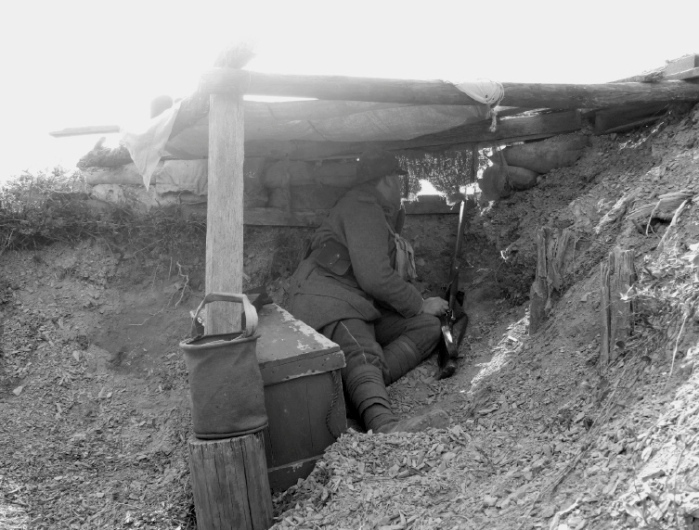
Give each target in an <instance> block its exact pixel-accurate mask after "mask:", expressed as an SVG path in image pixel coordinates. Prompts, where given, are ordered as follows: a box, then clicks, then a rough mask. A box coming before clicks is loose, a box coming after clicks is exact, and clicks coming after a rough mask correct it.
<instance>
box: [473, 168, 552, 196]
mask: <svg viewBox="0 0 699 530" xmlns="http://www.w3.org/2000/svg"><path fill="white" fill-rule="evenodd" d="M538 176H539V174H538V173H536V172H535V171H531V170H529V169H526V168H523V167H516V166H509V165H508V166H507V167H503V166H502V165H500V164H495V163H494V164H493V165H492V166H490V167H489V168H487V169H486V170H485V171H483V176H482V177H481V179H480V180H479V181H478V185H479V186H480V188H481V191H482V192H483V196H484V197H485V198H486V199H488V200H489V201H495V200H497V199H504V198H507V197H509V196H510V194H511V192H512V190H518V191H521V190H528V189H530V188H533V187H534V186H536V182H537V178H538Z"/></svg>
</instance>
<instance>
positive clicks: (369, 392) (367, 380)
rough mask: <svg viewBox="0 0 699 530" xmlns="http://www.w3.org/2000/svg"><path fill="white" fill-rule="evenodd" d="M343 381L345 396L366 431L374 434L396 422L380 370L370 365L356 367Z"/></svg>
mask: <svg viewBox="0 0 699 530" xmlns="http://www.w3.org/2000/svg"><path fill="white" fill-rule="evenodd" d="M344 380H345V388H346V391H347V396H348V397H349V399H350V402H351V403H352V405H353V406H354V407H355V408H356V410H357V412H358V413H359V416H360V417H361V419H362V423H363V424H364V428H365V429H366V430H367V431H368V430H372V431H374V432H376V430H377V429H378V428H380V427H381V426H383V425H385V424H387V423H395V422H396V421H397V420H398V418H397V417H396V416H395V415H394V414H393V411H392V410H391V401H390V399H389V397H388V392H387V391H386V385H385V384H384V382H383V374H382V373H381V369H380V368H378V367H377V366H373V365H370V364H366V365H362V366H358V367H356V368H353V369H352V370H351V371H350V372H349V373H346V374H345V377H344Z"/></svg>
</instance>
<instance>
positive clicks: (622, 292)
mask: <svg viewBox="0 0 699 530" xmlns="http://www.w3.org/2000/svg"><path fill="white" fill-rule="evenodd" d="M633 260H634V252H633V250H621V249H620V248H615V249H614V250H613V251H612V252H610V253H609V260H608V261H605V262H602V264H601V265H600V291H601V300H602V304H601V306H600V313H601V316H602V338H601V346H600V348H601V351H600V365H601V366H602V367H606V366H607V365H608V364H609V363H611V362H613V361H614V360H615V359H616V358H617V356H618V355H619V351H620V349H622V348H620V347H617V346H621V343H623V342H625V341H626V339H627V337H628V336H629V335H630V334H631V331H632V329H633V303H632V301H631V300H629V299H627V298H626V294H627V293H628V292H629V289H630V288H631V286H632V285H633V283H634V281H635V280H636V270H635V268H634V264H633Z"/></svg>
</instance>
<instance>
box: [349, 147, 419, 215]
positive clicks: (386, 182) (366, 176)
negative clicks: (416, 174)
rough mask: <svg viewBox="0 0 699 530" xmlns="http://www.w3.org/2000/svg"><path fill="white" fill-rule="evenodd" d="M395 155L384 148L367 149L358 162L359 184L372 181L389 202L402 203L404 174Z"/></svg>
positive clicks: (405, 173)
mask: <svg viewBox="0 0 699 530" xmlns="http://www.w3.org/2000/svg"><path fill="white" fill-rule="evenodd" d="M407 174H408V172H407V171H405V170H404V169H403V168H401V166H400V163H399V162H398V158H396V156H395V155H393V154H391V153H389V152H388V151H384V150H382V149H371V150H368V151H365V152H364V153H362V154H361V156H360V157H359V163H358V164H357V184H365V183H371V184H372V185H373V186H374V187H375V188H376V189H377V190H378V191H379V193H380V194H381V196H382V197H383V198H384V199H385V200H386V202H387V203H389V204H391V205H394V204H397V205H400V200H401V198H402V196H403V181H402V179H403V175H407Z"/></svg>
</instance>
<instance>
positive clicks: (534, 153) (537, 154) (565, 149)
mask: <svg viewBox="0 0 699 530" xmlns="http://www.w3.org/2000/svg"><path fill="white" fill-rule="evenodd" d="M587 145H588V138H587V136H583V135H568V136H556V137H553V138H547V139H546V140H541V141H537V142H530V143H526V144H521V145H513V146H510V147H507V148H506V149H504V150H503V151H502V154H503V156H504V157H505V161H506V162H507V163H508V164H509V165H511V166H515V167H521V168H525V169H529V170H531V171H536V172H537V173H548V172H549V171H551V170H552V169H556V168H559V167H568V166H571V165H573V164H574V163H575V162H576V161H577V160H578V158H580V156H582V154H583V152H584V149H585V147H587Z"/></svg>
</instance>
